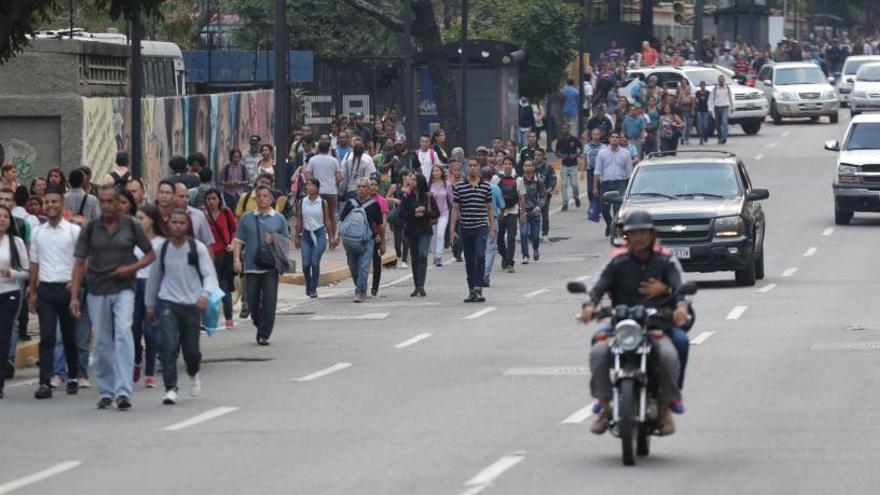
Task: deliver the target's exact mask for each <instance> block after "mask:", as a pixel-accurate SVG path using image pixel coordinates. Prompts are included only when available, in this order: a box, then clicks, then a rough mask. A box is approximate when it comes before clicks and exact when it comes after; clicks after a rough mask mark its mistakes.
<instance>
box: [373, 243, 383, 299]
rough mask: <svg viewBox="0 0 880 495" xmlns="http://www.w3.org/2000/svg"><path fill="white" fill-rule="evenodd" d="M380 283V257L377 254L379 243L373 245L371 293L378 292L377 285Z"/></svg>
mask: <svg viewBox="0 0 880 495" xmlns="http://www.w3.org/2000/svg"><path fill="white" fill-rule="evenodd" d="M381 281H382V255H381V254H379V243H378V242H377V243H375V244H374V245H373V286H372V289H373V293H378V292H379V283H380V282H381Z"/></svg>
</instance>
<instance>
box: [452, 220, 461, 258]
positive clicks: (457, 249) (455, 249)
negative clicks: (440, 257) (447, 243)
mask: <svg viewBox="0 0 880 495" xmlns="http://www.w3.org/2000/svg"><path fill="white" fill-rule="evenodd" d="M455 230H456V232H455V234H456V235H457V236H458V237H457V238H456V239H455V242H453V243H452V256H454V257H455V259H460V258H461V255H462V252H463V249H462V246H461V227H456V229H455Z"/></svg>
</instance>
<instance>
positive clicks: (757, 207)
mask: <svg viewBox="0 0 880 495" xmlns="http://www.w3.org/2000/svg"><path fill="white" fill-rule="evenodd" d="M769 197H770V193H769V192H768V191H767V190H766V189H758V188H755V187H753V186H752V181H751V179H750V178H749V173H748V170H747V169H746V166H745V164H743V161H742V160H741V159H740V158H739V157H737V156H736V155H734V154H733V153H728V152H726V151H717V152H716V151H678V152H677V153H676V155H675V156H664V155H663V154H660V153H656V154H651V155H648V157H647V158H646V159H645V160H643V161H641V162H640V163H639V166H638V167H636V170H635V171H634V172H633V176H632V178H631V179H630V181H629V185H628V186H627V189H626V191H625V192H624V193H623V194H620V193H619V192H616V191H612V192H608V193H606V194H605V195H604V196H603V201H606V202H608V203H611V204H620V210H619V212H618V218H625V217H626V214H627V212H629V211H631V210H647V211H648V212H649V213H651V215H653V217H654V224H655V225H656V228H657V232H658V234H659V236H660V240H661V242H662V243H663V245H664V246H666V247H668V248H670V249H671V250H672V252H673V253H674V254H675V256H676V257H677V258H678V259H679V260H680V262H681V265H682V268H684V270H685V271H688V272H718V271H731V270H732V271H734V273H735V278H736V283H737V285H742V286H748V285H754V284H755V280H757V279H762V278H764V271H765V269H764V233H765V230H766V222H765V218H764V210H763V208H762V207H761V201H762V200H765V199H768V198H769ZM620 235H621V234H620V233H619V232H618V233H616V234H615V235H614V236H613V238H612V243H614V244H622V242H621V239H619V236H620Z"/></svg>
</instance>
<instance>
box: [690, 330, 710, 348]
mask: <svg viewBox="0 0 880 495" xmlns="http://www.w3.org/2000/svg"><path fill="white" fill-rule="evenodd" d="M714 334H715V332H703V333H701V334H700V335H697V336H696V337H694V338H693V339H691V345H700V344H702V343H703V342H705V341H707V340H709V337H711V336H712V335H714Z"/></svg>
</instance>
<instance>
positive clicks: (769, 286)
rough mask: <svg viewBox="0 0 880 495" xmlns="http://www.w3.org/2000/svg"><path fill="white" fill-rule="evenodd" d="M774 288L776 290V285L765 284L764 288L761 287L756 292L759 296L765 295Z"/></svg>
mask: <svg viewBox="0 0 880 495" xmlns="http://www.w3.org/2000/svg"><path fill="white" fill-rule="evenodd" d="M775 288H776V284H767V285H765V286H764V287H761V288H760V289H758V290H757V292H759V293H761V294H766V293H768V292H770V291H771V290H773V289H775Z"/></svg>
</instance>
